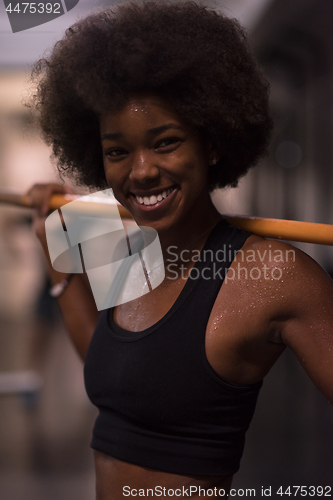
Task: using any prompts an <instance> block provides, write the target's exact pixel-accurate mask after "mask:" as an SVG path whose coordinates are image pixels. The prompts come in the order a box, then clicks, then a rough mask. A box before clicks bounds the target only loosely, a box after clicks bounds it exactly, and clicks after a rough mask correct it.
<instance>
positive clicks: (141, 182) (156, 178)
mask: <svg viewBox="0 0 333 500" xmlns="http://www.w3.org/2000/svg"><path fill="white" fill-rule="evenodd" d="M100 130H101V140H102V148H103V158H104V168H105V175H106V179H107V182H108V184H109V186H110V187H111V188H112V189H113V192H114V195H115V197H116V198H117V200H118V201H119V202H120V203H121V204H122V205H124V206H125V207H126V208H127V209H128V210H129V212H130V213H131V214H132V216H133V218H134V220H135V221H136V222H137V224H139V225H142V226H150V227H153V228H154V229H156V230H157V231H158V232H159V234H161V233H162V232H165V231H167V230H170V229H171V230H177V229H179V228H180V226H183V227H184V224H185V225H186V224H193V220H195V218H196V217H198V215H199V214H200V213H201V214H202V213H204V212H205V211H206V215H207V210H208V209H209V210H211V207H212V205H211V202H210V197H209V192H208V169H209V152H208V147H207V146H206V145H205V144H204V143H203V141H202V140H201V138H200V136H199V134H198V133H197V132H196V130H195V129H194V128H193V127H192V126H191V125H189V124H188V123H186V122H185V121H184V120H182V118H181V117H179V115H178V114H177V113H176V112H175V111H174V110H173V109H172V108H171V107H170V106H169V105H168V104H167V103H166V102H165V101H164V100H163V99H161V98H159V97H155V96H144V97H142V96H141V97H133V98H132V99H130V100H129V101H128V102H127V103H126V105H125V106H124V107H123V108H122V109H121V110H120V111H117V112H113V113H110V114H107V115H104V116H102V117H101V120H100ZM200 219H202V215H201V217H200Z"/></svg>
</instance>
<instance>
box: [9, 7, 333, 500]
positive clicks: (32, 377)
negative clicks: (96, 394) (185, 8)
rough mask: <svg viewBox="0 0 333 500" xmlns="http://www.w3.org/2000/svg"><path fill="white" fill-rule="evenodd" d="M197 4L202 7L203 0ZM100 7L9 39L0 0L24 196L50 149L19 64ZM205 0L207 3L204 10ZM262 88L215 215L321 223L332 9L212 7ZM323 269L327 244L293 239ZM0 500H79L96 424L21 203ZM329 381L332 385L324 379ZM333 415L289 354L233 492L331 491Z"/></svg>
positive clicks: (327, 202) (271, 382)
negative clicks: (32, 115)
mask: <svg viewBox="0 0 333 500" xmlns="http://www.w3.org/2000/svg"><path fill="white" fill-rule="evenodd" d="M206 3H207V2H206ZM111 4H112V2H102V1H88V0H80V1H79V3H78V5H77V6H76V7H74V8H73V9H72V10H71V11H70V12H68V13H66V14H65V15H63V16H62V17H60V18H58V19H55V20H53V21H51V22H49V23H47V24H44V25H41V26H38V27H36V28H31V29H29V30H26V31H22V32H18V33H15V34H13V33H12V31H11V28H10V24H9V21H8V18H7V15H6V12H5V7H4V3H3V2H1V3H0V185H1V187H7V188H11V189H13V190H17V191H25V190H26V189H28V188H29V187H30V186H31V185H32V184H33V183H34V182H46V181H50V180H54V179H56V174H55V173H54V170H53V168H52V166H51V163H50V160H49V156H50V151H49V149H48V148H47V147H46V146H45V145H44V144H43V142H42V141H41V139H40V138H39V133H38V130H37V129H35V128H34V127H33V126H31V125H29V124H28V120H27V117H28V115H27V110H26V108H24V107H23V106H22V100H23V99H24V98H25V96H26V90H27V88H28V86H29V69H30V67H31V64H32V63H33V62H34V61H36V60H37V59H38V58H40V57H41V56H42V55H43V53H44V52H45V51H46V50H47V49H48V48H49V47H51V46H52V45H53V44H54V43H55V42H56V41H57V40H58V39H59V38H60V37H61V36H62V34H63V32H64V30H65V29H66V27H68V26H69V25H70V24H71V23H72V22H75V20H76V19H77V18H78V17H80V16H82V15H85V14H86V13H88V12H89V11H91V10H93V9H96V8H99V7H101V6H108V5H111ZM207 4H208V3H207ZM208 5H210V6H212V7H214V8H217V9H223V10H224V11H225V12H226V13H227V15H228V16H230V17H236V18H237V19H239V20H240V21H241V23H242V24H243V25H245V26H246V27H247V29H248V31H249V34H250V38H251V43H252V46H253V49H254V52H255V54H256V56H257V58H258V59H259V61H260V64H261V65H262V66H263V68H264V70H265V73H266V75H267V78H268V79H269V81H270V83H271V86H272V93H271V106H272V113H273V116H274V119H275V123H276V126H275V132H274V136H273V140H272V144H271V152H270V156H269V158H267V159H265V160H264V161H262V162H261V164H260V165H259V166H258V167H256V168H255V169H254V170H253V171H252V172H250V174H249V175H248V176H247V177H246V178H245V179H243V180H242V181H241V183H240V185H239V187H238V188H237V189H230V190H224V191H216V192H215V193H214V195H213V196H214V201H215V203H216V205H217V206H218V208H219V209H220V211H221V212H222V213H242V214H251V215H257V216H263V217H277V218H287V219H296V220H305V221H312V222H323V223H328V224H330V223H333V205H332V191H333V187H332V180H333V164H332V140H331V138H332V135H333V127H332V121H333V100H332V89H333V81H332V80H333V74H332V61H333V29H332V27H333V22H332V20H333V2H330V1H329V0H292V1H290V0H225V1H223V2H222V1H216V2H214V4H213V3H209V4H208ZM296 245H297V246H299V247H300V248H302V249H303V250H305V251H306V252H307V253H309V254H310V255H311V256H312V257H313V258H315V259H316V260H317V261H318V262H319V263H320V264H321V265H322V266H323V267H324V268H325V269H326V270H327V272H329V273H330V274H332V272H333V251H332V248H330V247H325V246H321V245H310V244H303V245H298V244H296ZM0 283H1V286H0V498H1V500H30V499H34V500H44V499H45V500H60V499H61V500H72V499H76V498H77V499H80V500H92V499H93V498H94V472H93V463H92V453H91V450H90V448H89V442H90V436H91V428H92V425H93V421H94V419H95V416H96V412H95V410H94V408H92V406H91V405H90V403H89V401H88V399H87V397H86V395H85V391H84V387H83V377H82V364H81V362H80V361H79V359H78V357H77V355H76V353H75V352H74V350H73V348H72V346H71V345H70V343H69V341H68V340H67V337H66V334H65V332H64V329H63V325H62V323H61V319H60V316H59V311H58V309H57V305H56V304H55V303H54V301H53V300H51V299H50V298H49V296H48V293H47V289H48V287H49V285H48V283H47V280H46V273H45V268H44V261H43V256H42V255H41V251H40V248H39V246H38V242H37V241H36V239H35V237H34V235H33V233H32V230H31V215H30V213H29V211H27V210H25V209H20V208H15V207H8V206H5V205H1V206H0ZM332 383H333V381H332ZM332 471H333V409H332V407H331V406H330V405H329V404H328V402H327V401H325V399H324V398H323V397H322V396H321V395H320V393H319V392H318V391H317V389H316V388H315V387H314V385H313V384H312V383H311V382H310V380H309V379H308V378H307V376H306V375H305V374H304V373H303V371H302V369H301V368H300V367H299V365H298V363H297V361H296V360H295V359H294V357H293V355H292V354H290V353H287V352H286V353H284V355H283V356H282V357H281V359H280V360H279V361H278V363H276V365H275V366H274V368H273V370H272V372H271V373H270V374H269V376H268V377H267V380H266V382H265V384H264V387H263V390H262V394H261V396H260V398H259V402H258V408H257V412H256V415H255V418H254V421H253V424H252V427H251V429H250V431H249V432H248V440H247V445H246V450H245V454H244V457H243V460H242V467H241V470H240V472H239V473H238V474H237V475H236V477H235V482H234V486H235V488H250V487H252V488H257V492H258V496H259V491H260V487H261V486H264V487H265V488H268V487H269V486H272V498H281V497H279V496H276V495H275V494H274V493H273V492H274V491H275V492H276V490H277V488H278V487H279V486H283V488H286V487H287V486H289V485H291V486H292V485H314V486H317V485H321V486H325V485H331V486H333V474H332Z"/></svg>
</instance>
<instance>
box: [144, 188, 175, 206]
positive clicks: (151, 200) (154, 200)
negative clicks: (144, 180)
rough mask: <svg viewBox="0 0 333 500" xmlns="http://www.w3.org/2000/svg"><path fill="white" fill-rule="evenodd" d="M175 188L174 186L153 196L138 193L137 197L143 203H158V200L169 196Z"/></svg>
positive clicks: (147, 204)
mask: <svg viewBox="0 0 333 500" xmlns="http://www.w3.org/2000/svg"><path fill="white" fill-rule="evenodd" d="M173 190H174V188H169V189H167V190H165V191H163V193H160V194H158V195H157V196H156V195H154V194H153V195H152V196H144V197H143V198H142V196H137V195H136V196H135V197H136V199H137V201H138V202H139V203H140V204H141V205H146V206H149V205H156V203H157V202H158V201H162V200H163V199H165V198H166V197H167V196H169V194H171V193H172V192H173Z"/></svg>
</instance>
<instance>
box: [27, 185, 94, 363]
mask: <svg viewBox="0 0 333 500" xmlns="http://www.w3.org/2000/svg"><path fill="white" fill-rule="evenodd" d="M56 193H61V194H66V193H70V194H72V193H73V191H72V190H71V189H70V188H68V187H67V186H62V185H58V184H35V185H34V186H33V187H32V188H31V189H30V190H29V191H28V193H27V196H28V199H29V204H30V205H31V207H33V208H35V216H34V229H35V232H36V235H37V237H38V239H39V240H40V242H41V244H42V247H43V250H44V253H45V256H46V259H47V264H48V270H49V275H50V278H51V281H52V283H53V285H55V284H57V283H61V282H62V281H63V280H65V279H66V278H67V277H68V274H65V273H61V272H58V271H56V270H55V269H53V267H52V265H51V261H50V257H49V252H48V248H47V242H46V234H45V219H46V217H47V215H48V214H49V212H50V208H49V204H50V198H51V196H52V195H53V194H56ZM57 300H58V303H59V306H60V309H61V312H62V316H63V319H64V322H65V326H66V328H67V331H68V333H69V335H70V337H71V339H72V342H73V344H74V346H75V348H76V350H77V352H78V353H79V355H80V357H81V358H82V359H83V360H84V359H85V356H86V353H87V350H88V346H89V343H90V340H91V337H92V334H93V332H94V329H95V326H96V323H97V318H98V311H97V308H96V305H95V301H94V298H93V295H92V292H91V289H90V286H89V283H88V280H87V277H86V275H85V274H74V276H73V277H72V278H71V280H70V282H69V284H68V286H67V287H66V288H65V289H64V290H63V292H62V293H61V295H60V296H59V297H58V299H57Z"/></svg>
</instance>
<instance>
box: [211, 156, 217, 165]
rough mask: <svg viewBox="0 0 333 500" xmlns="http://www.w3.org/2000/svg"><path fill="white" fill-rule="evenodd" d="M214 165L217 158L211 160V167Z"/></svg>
mask: <svg viewBox="0 0 333 500" xmlns="http://www.w3.org/2000/svg"><path fill="white" fill-rule="evenodd" d="M216 163H217V158H216V157H215V158H213V159H212V161H211V165H216Z"/></svg>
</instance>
